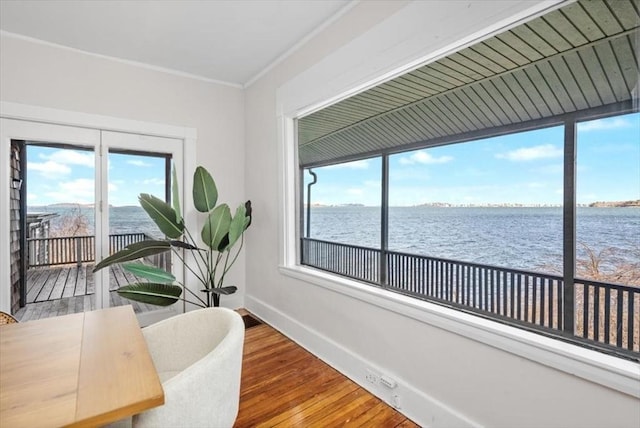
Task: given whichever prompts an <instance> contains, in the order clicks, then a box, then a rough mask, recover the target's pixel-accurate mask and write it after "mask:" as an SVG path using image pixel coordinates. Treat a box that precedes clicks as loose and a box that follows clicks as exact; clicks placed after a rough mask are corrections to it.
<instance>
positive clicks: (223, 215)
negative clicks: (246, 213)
mask: <svg viewBox="0 0 640 428" xmlns="http://www.w3.org/2000/svg"><path fill="white" fill-rule="evenodd" d="M230 224H231V210H230V209H229V205H227V204H220V205H218V206H217V207H215V208H214V210H213V211H211V213H210V214H209V217H208V218H207V220H206V221H205V223H204V227H203V228H202V233H201V236H202V241H203V242H204V243H205V244H206V245H207V247H209V248H211V249H212V250H217V249H218V246H219V245H220V242H222V240H223V239H224V238H225V236H226V235H227V234H228V233H229V226H230Z"/></svg>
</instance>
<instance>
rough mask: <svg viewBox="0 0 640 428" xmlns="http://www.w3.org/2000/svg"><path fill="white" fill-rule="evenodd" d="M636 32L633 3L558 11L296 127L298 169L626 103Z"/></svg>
mask: <svg viewBox="0 0 640 428" xmlns="http://www.w3.org/2000/svg"><path fill="white" fill-rule="evenodd" d="M639 28H640V13H639V11H638V3H637V2H635V1H634V0H609V1H604V0H592V1H589V0H581V1H579V2H576V3H572V4H569V5H567V6H564V7H562V8H560V9H557V10H555V11H553V12H550V13H548V14H546V15H544V16H541V17H538V18H535V19H533V20H531V21H529V22H527V23H525V24H522V25H520V26H517V27H515V28H513V29H511V30H509V31H506V32H504V33H501V34H498V35H496V36H493V37H491V38H489V39H487V40H484V41H482V42H479V43H477V44H475V45H473V46H470V47H468V48H465V49H463V50H461V51H459V52H456V53H454V54H451V55H449V56H447V57H445V58H442V59H440V60H438V61H435V62H433V63H430V64H427V65H425V66H423V67H420V68H418V69H416V70H414V71H412V72H409V73H407V74H404V75H402V76H400V77H397V78H395V79H393V80H390V81H388V82H385V83H383V84H381V85H378V86H376V87H374V88H371V89H369V90H367V91H364V92H362V93H360V94H358V95H355V96H352V97H350V98H348V99H346V100H343V101H341V102H339V103H336V104H334V105H332V106H330V107H327V108H324V109H322V110H320V111H318V112H315V113H313V114H311V115H309V116H306V117H304V118H302V119H300V121H299V123H298V144H299V156H300V164H301V165H303V166H306V165H318V164H326V163H331V162H332V161H336V160H342V159H348V158H352V157H354V156H356V155H359V154H371V153H375V152H382V151H385V150H396V149H398V150H399V149H400V148H401V147H403V146H409V145H415V144H416V143H418V142H420V143H424V145H425V146H428V145H429V141H432V140H435V139H438V138H444V137H449V136H453V135H458V134H465V133H468V132H473V131H478V130H483V129H487V128H492V127H499V126H505V125H511V124H517V123H522V122H527V121H531V120H536V119H543V118H549V117H553V116H557V115H561V114H565V113H571V112H575V111H578V110H583V109H588V108H594V107H600V106H604V105H607V104H613V103H617V102H622V101H628V100H630V99H632V91H633V89H634V88H635V87H636V86H637V84H638V73H639V70H638V45H637V44H638V32H639ZM636 90H637V89H636ZM636 97H637V95H636Z"/></svg>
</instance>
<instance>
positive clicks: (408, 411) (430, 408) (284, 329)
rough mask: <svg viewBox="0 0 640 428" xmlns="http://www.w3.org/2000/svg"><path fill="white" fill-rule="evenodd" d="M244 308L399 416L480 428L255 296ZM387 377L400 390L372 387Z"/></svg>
mask: <svg viewBox="0 0 640 428" xmlns="http://www.w3.org/2000/svg"><path fill="white" fill-rule="evenodd" d="M245 307H246V308H247V310H248V311H249V312H251V313H252V314H255V315H256V316H257V317H259V318H260V319H261V320H263V321H264V322H266V323H267V324H269V325H271V326H272V327H274V328H275V329H277V330H279V331H280V332H281V333H282V334H284V335H285V336H287V337H289V338H290V339H292V340H293V341H295V342H296V343H298V344H299V345H300V346H302V347H303V348H305V349H306V350H308V351H309V352H311V353H313V354H314V355H316V356H317V357H318V358H320V359H321V360H323V361H324V362H326V363H327V364H329V365H330V366H331V367H333V368H335V369H336V370H338V371H339V372H341V373H342V374H343V375H345V376H347V377H348V378H349V379H351V380H353V381H354V382H356V383H357V384H358V385H360V386H362V387H363V388H364V389H366V390H367V391H369V392H371V393H372V394H373V395H375V396H377V397H378V398H380V399H381V400H383V401H385V402H386V403H388V404H389V405H390V406H392V407H395V408H396V409H397V410H398V411H399V412H400V413H402V414H403V415H405V416H406V417H408V418H409V419H411V420H412V421H414V422H415V423H417V424H419V425H420V426H423V427H430V428H431V427H432V428H437V427H452V426H455V427H461V428H462V427H481V426H482V425H481V424H479V423H477V422H475V421H472V420H470V419H469V418H467V417H465V416H464V415H462V414H461V413H460V412H457V411H456V410H454V409H452V408H450V407H448V406H447V405H445V404H444V403H441V402H439V401H438V400H436V399H435V398H433V397H431V396H429V395H428V394H426V393H425V392H424V391H420V390H419V389H417V388H416V387H414V386H413V385H412V384H411V383H410V382H408V381H407V380H405V379H400V378H398V377H396V376H394V375H393V373H390V371H389V370H388V369H382V368H380V367H376V366H375V365H373V364H371V362H369V361H367V360H366V359H365V358H363V357H361V356H360V355H357V354H354V353H353V352H351V351H349V350H347V349H345V348H344V347H342V346H340V345H339V344H337V343H335V342H334V341H332V340H331V339H330V338H328V337H326V336H323V335H322V334H320V333H319V332H317V331H315V330H314V329H312V328H310V327H307V326H305V325H303V324H301V323H300V322H299V321H297V320H295V319H293V318H291V317H289V316H288V315H286V314H284V313H282V312H281V311H279V310H278V309H276V308H274V307H272V306H270V305H268V304H266V303H265V302H263V301H261V300H258V299H256V298H254V297H252V296H245ZM370 373H373V374H374V375H378V376H380V375H385V376H387V377H389V378H390V379H392V380H393V381H395V382H396V383H397V386H396V387H394V388H389V387H387V386H385V385H383V384H382V383H381V382H378V383H377V384H372V383H370V382H369V381H367V375H368V374H370Z"/></svg>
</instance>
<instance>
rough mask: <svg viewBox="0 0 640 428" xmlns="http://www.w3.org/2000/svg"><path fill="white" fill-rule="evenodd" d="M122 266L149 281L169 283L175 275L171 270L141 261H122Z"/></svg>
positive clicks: (174, 278)
mask: <svg viewBox="0 0 640 428" xmlns="http://www.w3.org/2000/svg"><path fill="white" fill-rule="evenodd" d="M122 267H123V268H124V269H125V270H127V271H129V272H131V273H132V274H134V275H135V276H137V277H139V278H144V279H148V280H149V281H151V282H158V283H161V284H171V283H172V282H173V281H175V280H176V277H175V276H173V274H172V273H171V272H167V271H166V270H164V269H160V268H157V267H155V266H149V265H143V264H142V263H123V264H122Z"/></svg>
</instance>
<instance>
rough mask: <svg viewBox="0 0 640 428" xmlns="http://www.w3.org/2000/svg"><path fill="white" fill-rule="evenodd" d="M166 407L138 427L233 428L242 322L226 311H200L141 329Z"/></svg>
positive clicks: (140, 419)
mask: <svg viewBox="0 0 640 428" xmlns="http://www.w3.org/2000/svg"><path fill="white" fill-rule="evenodd" d="M142 332H143V334H144V337H145V339H146V341H147V344H148V346H149V351H150V353H151V357H152V359H153V362H154V364H155V366H156V369H157V370H158V374H159V375H160V381H161V382H162V387H163V389H164V394H165V404H164V405H163V406H160V407H156V408H154V409H151V410H149V411H147V412H144V413H141V414H139V415H135V416H134V417H133V420H132V422H133V426H134V427H136V428H138V427H215V428H222V427H231V426H233V423H234V421H235V419H236V417H237V415H238V405H239V399H240V372H241V368H242V348H243V344H244V323H243V321H242V317H241V316H240V315H239V314H237V313H236V312H234V311H232V310H229V309H225V308H207V309H199V310H195V311H192V312H187V313H185V314H181V315H177V316H175V317H172V318H168V319H166V320H163V321H160V322H158V323H156V324H153V325H150V326H148V327H146V328H144V329H142Z"/></svg>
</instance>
